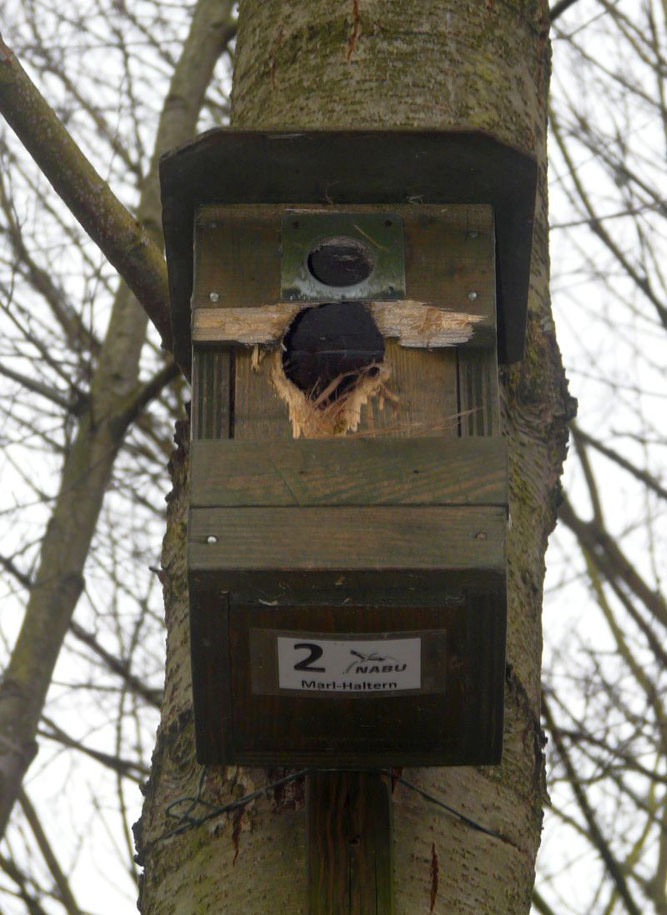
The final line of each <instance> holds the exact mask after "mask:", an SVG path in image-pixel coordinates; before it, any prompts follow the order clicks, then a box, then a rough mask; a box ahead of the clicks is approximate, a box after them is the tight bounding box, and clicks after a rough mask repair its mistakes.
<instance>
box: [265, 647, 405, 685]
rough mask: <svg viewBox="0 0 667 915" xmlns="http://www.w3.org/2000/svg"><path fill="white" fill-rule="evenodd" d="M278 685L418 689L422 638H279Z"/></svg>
mask: <svg viewBox="0 0 667 915" xmlns="http://www.w3.org/2000/svg"><path fill="white" fill-rule="evenodd" d="M277 644H278V683H279V686H280V689H298V690H303V691H306V692H324V693H332V692H333V693H356V694H357V695H358V694H359V693H382V692H385V693H391V692H397V691H400V690H405V689H421V639H420V638H410V639H358V638H355V639H322V638H309V637H305V638H288V637H287V636H278V637H277Z"/></svg>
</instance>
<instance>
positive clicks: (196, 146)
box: [160, 128, 537, 371]
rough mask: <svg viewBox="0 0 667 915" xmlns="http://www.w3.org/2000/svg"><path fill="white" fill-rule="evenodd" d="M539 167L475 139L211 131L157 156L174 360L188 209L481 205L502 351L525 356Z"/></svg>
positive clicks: (183, 327)
mask: <svg viewBox="0 0 667 915" xmlns="http://www.w3.org/2000/svg"><path fill="white" fill-rule="evenodd" d="M536 178H537V164H536V161H535V159H534V157H532V156H530V155H528V154H526V153H524V152H521V151H519V150H517V149H514V148H512V147H510V146H506V145H504V144H503V143H501V142H499V141H498V140H496V139H495V138H494V137H492V136H490V135H488V134H485V133H481V132H464V131H461V132H458V131H424V130H365V131H328V130H317V131H291V132H275V131H272V132H266V131H248V130H244V131H238V130H231V129H228V128H221V129H218V130H212V131H210V132H209V133H205V134H203V135H202V136H201V137H199V138H198V139H197V140H195V141H194V142H192V143H190V144H188V145H187V146H183V147H180V148H179V149H176V150H174V151H173V152H170V153H168V154H167V155H165V156H163V157H162V160H161V162H160V181H161V187H162V221H163V225H164V237H165V246H166V253H167V266H168V271H169V292H170V298H171V320H172V329H173V334H174V355H175V357H176V360H177V361H178V362H179V364H180V365H181V366H182V367H183V368H184V369H185V370H186V371H189V366H190V359H191V354H190V297H191V293H192V274H193V257H192V253H193V252H192V249H193V235H194V217H195V213H196V210H197V208H198V207H199V206H201V205H202V204H215V203H271V204H280V203H284V204H286V205H289V206H291V205H294V204H305V203H315V204H323V205H327V204H329V205H332V206H337V207H341V206H345V205H346V204H354V203H357V204H374V203H379V204H387V205H388V206H390V205H391V204H397V203H414V204H415V205H419V204H420V203H445V204H446V203H452V204H454V203H468V204H471V203H486V204H491V205H492V206H493V208H494V214H495V224H496V270H497V289H498V356H499V359H500V361H501V362H516V361H518V360H519V359H521V357H522V354H523V346H524V335H525V325H526V305H527V299H528V283H529V276H530V255H531V246H532V230H533V212H534V206H535V187H536Z"/></svg>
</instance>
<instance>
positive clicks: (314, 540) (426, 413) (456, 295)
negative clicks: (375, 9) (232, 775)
mask: <svg viewBox="0 0 667 915" xmlns="http://www.w3.org/2000/svg"><path fill="white" fill-rule="evenodd" d="M535 179H536V167H535V162H534V160H532V159H531V158H530V157H528V156H526V155H524V154H522V153H520V152H518V151H516V150H514V149H510V148H508V147H506V146H504V145H502V144H501V143H499V142H498V141H496V140H495V139H493V138H492V137H489V136H486V135H483V134H480V133H451V132H450V133H442V132H440V133H438V132H413V131H399V132H382V131H374V132H373V131H370V132H328V131H318V132H303V133H261V132H237V131H231V130H218V131H213V132H211V133H209V134H205V135H204V136H203V137H201V138H200V139H199V140H197V141H196V142H194V143H192V144H191V145H189V146H186V147H183V148H182V149H179V150H176V151H175V152H173V153H170V154H169V155H168V156H166V157H165V158H163V160H162V163H161V180H162V198H163V219H164V231H165V239H166V249H167V262H168V267H169V281H170V292H171V307H172V323H173V332H174V346H175V353H176V358H177V359H178V361H179V362H180V364H181V365H182V366H183V368H184V370H185V371H186V373H191V378H192V411H191V425H192V446H191V494H190V506H191V507H190V516H189V532H188V574H189V586H190V602H191V607H190V619H191V641H192V677H193V691H194V708H195V722H196V737H197V754H198V758H199V760H200V761H201V762H208V763H244V764H265V765H268V764H280V765H308V766H311V765H312V766H324V767H331V766H334V767H352V768H363V767H367V766H392V765H476V764H485V763H496V762H498V761H499V759H500V754H501V748H502V719H503V684H504V664H505V661H504V658H505V622H506V587H505V579H506V573H505V563H506V560H505V529H506V523H507V479H506V450H505V445H504V442H503V439H502V437H501V434H500V428H499V416H498V378H497V363H498V360H499V359H500V361H504V362H511V361H516V360H518V359H520V358H521V355H522V350H523V337H524V327H525V313H526V298H527V291H528V277H529V264H530V249H531V233H532V217H533V205H534V193H535Z"/></svg>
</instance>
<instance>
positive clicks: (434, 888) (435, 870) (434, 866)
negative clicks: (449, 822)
mask: <svg viewBox="0 0 667 915" xmlns="http://www.w3.org/2000/svg"><path fill="white" fill-rule="evenodd" d="M430 874H431V908H430V909H429V912H433V910H434V909H435V900H436V897H437V895H438V877H439V875H440V861H439V860H438V852H437V849H436V847H435V842H432V843H431V868H430Z"/></svg>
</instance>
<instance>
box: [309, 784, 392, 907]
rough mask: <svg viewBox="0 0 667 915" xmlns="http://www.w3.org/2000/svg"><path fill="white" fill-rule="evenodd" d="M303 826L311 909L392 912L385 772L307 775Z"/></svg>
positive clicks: (389, 823)
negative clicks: (304, 827) (383, 774)
mask: <svg viewBox="0 0 667 915" xmlns="http://www.w3.org/2000/svg"><path fill="white" fill-rule="evenodd" d="M306 830H307V836H308V842H307V848H308V906H309V908H308V911H309V913H310V915H327V913H330V912H335V913H336V915H360V913H363V915H392V913H393V911H394V905H393V892H392V847H391V797H390V794H389V784H388V780H387V779H386V777H384V776H381V775H377V774H375V773H371V772H317V773H314V774H312V775H309V776H308V777H307V780H306Z"/></svg>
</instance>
